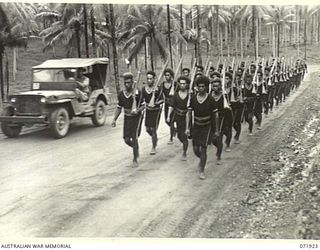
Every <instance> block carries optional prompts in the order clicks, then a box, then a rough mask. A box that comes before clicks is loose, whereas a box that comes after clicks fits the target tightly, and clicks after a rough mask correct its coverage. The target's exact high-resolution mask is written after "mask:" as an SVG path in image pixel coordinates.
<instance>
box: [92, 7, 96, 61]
mask: <svg viewBox="0 0 320 250" xmlns="http://www.w3.org/2000/svg"><path fill="white" fill-rule="evenodd" d="M90 20H91V36H92V52H93V57H97V45H96V31H95V24H94V21H95V18H94V13H93V8H92V9H91V11H90Z"/></svg>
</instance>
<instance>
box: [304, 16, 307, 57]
mask: <svg viewBox="0 0 320 250" xmlns="http://www.w3.org/2000/svg"><path fill="white" fill-rule="evenodd" d="M304 16H305V19H304V59H305V60H306V59H307V11H306V10H305V15H304Z"/></svg>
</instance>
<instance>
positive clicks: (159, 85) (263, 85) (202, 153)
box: [112, 57, 307, 180]
mask: <svg viewBox="0 0 320 250" xmlns="http://www.w3.org/2000/svg"><path fill="white" fill-rule="evenodd" d="M167 65H168V62H166V63H165V64H164V65H163V68H162V70H161V72H160V73H159V75H158V76H157V75H156V73H155V72H154V71H147V72H146V83H143V87H142V89H141V90H140V89H139V88H138V85H139V82H140V78H141V67H140V69H139V70H138V74H137V76H136V77H134V76H133V74H132V73H131V72H126V73H124V74H123V81H124V90H122V91H121V92H120V93H119V94H118V105H117V109H116V111H115V115H114V119H113V122H112V126H113V127H115V126H116V121H117V119H118V117H119V115H120V113H121V110H122V109H123V110H124V125H123V139H124V141H125V143H126V144H127V145H129V146H130V147H132V149H133V165H132V167H138V158H139V143H138V138H139V136H140V133H141V127H142V123H143V120H144V123H145V127H146V132H147V133H148V134H149V135H150V137H151V143H152V148H151V151H150V155H155V154H156V153H157V144H158V136H157V130H158V126H159V121H160V117H161V113H162V110H164V112H163V113H164V119H165V122H166V125H167V126H168V131H169V134H170V136H169V141H168V144H172V143H173V138H174V137H175V136H177V138H178V139H179V141H180V142H181V143H182V157H181V160H183V161H185V160H187V152H188V146H189V140H190V139H192V147H193V152H194V154H195V156H196V157H198V158H199V165H198V168H199V178H200V179H202V180H203V179H205V166H206V161H207V147H208V145H210V144H211V145H214V146H215V148H216V157H217V161H216V164H218V165H220V164H221V159H222V153H223V149H225V152H230V151H231V148H230V144H231V142H232V139H233V140H234V143H235V144H240V143H241V142H240V135H241V132H242V129H243V126H244V125H245V124H247V126H248V135H249V136H252V134H253V129H254V127H256V129H258V130H259V129H261V126H262V123H263V118H264V117H267V115H268V113H271V112H272V111H273V108H274V106H277V105H279V104H280V103H281V102H284V101H285V100H286V98H288V97H289V95H290V93H291V92H292V91H293V90H295V89H297V88H298V87H299V85H300V83H301V81H302V80H303V78H304V75H305V73H306V72H307V65H306V63H305V62H304V61H303V60H300V59H295V60H294V59H293V58H285V57H282V58H271V57H270V58H268V59H265V58H258V59H257V60H256V61H251V62H250V61H249V58H247V59H246V60H242V59H236V58H233V59H232V60H231V59H229V60H228V59H222V60H220V59H219V60H218V62H217V63H216V65H215V66H213V63H212V62H211V61H210V60H209V58H208V59H207V61H206V63H205V65H204V66H202V65H196V63H194V64H193V65H192V67H191V69H189V68H183V69H182V71H181V75H179V74H178V73H179V71H180V69H181V68H182V58H181V60H180V62H179V63H178V65H177V67H176V71H175V72H174V71H173V70H172V69H170V68H168V67H167ZM163 78H164V79H163ZM162 80H163V81H162ZM263 115H264V116H263Z"/></svg>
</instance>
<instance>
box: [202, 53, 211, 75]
mask: <svg viewBox="0 0 320 250" xmlns="http://www.w3.org/2000/svg"><path fill="white" fill-rule="evenodd" d="M209 59H210V56H208V57H207V61H206V63H205V65H204V68H203V71H204V72H206V71H207V68H208V65H209Z"/></svg>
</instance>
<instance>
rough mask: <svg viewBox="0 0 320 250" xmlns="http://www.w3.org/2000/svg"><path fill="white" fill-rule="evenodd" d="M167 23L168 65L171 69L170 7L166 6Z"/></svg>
mask: <svg viewBox="0 0 320 250" xmlns="http://www.w3.org/2000/svg"><path fill="white" fill-rule="evenodd" d="M167 22H168V43H169V44H168V45H169V54H170V65H171V68H173V61H172V45H171V25H170V5H169V4H167Z"/></svg>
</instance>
